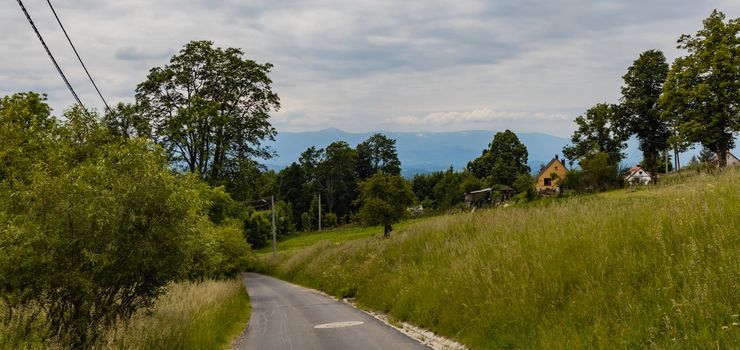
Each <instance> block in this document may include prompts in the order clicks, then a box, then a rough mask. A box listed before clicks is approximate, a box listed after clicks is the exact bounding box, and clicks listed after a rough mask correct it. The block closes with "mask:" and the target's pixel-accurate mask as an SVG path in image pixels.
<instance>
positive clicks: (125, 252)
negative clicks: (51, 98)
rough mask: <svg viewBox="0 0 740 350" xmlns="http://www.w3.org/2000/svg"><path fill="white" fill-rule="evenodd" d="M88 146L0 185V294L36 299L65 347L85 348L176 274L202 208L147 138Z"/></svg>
mask: <svg viewBox="0 0 740 350" xmlns="http://www.w3.org/2000/svg"><path fill="white" fill-rule="evenodd" d="M61 146H62V147H60V149H59V150H60V152H65V151H68V150H69V149H66V148H64V147H63V146H65V145H61ZM97 152H98V153H97V154H95V155H94V156H88V158H87V159H85V160H84V161H82V162H81V163H80V164H78V165H76V166H72V167H67V166H64V165H59V166H57V165H56V164H45V165H40V166H37V167H36V168H35V169H34V170H33V172H32V173H31V174H30V177H29V178H28V179H25V183H22V182H21V181H14V180H20V179H6V180H4V181H3V184H4V185H5V184H8V182H14V184H13V185H12V186H0V197H1V198H13V200H12V201H8V200H4V201H2V203H0V205H1V206H2V207H1V209H2V212H4V213H8V214H7V215H3V216H2V217H0V238H1V239H0V250H1V251H3V254H2V257H0V276H2V277H0V279H2V281H1V282H2V283H0V294H1V295H2V296H3V298H4V299H6V300H7V301H8V303H9V304H10V305H11V307H23V306H24V305H27V304H28V303H31V302H36V303H38V304H40V305H44V306H45V307H46V309H47V310H48V316H49V320H50V322H51V326H52V327H51V328H52V329H54V330H56V331H57V335H58V336H59V337H60V338H61V341H62V342H63V343H64V344H67V345H69V346H71V347H86V346H88V345H89V344H91V343H92V342H94V341H95V340H96V339H97V337H98V336H99V334H100V331H101V329H102V328H104V327H106V326H108V325H110V324H111V323H112V322H113V321H114V320H116V319H117V318H119V317H128V316H130V315H131V314H132V313H133V312H134V311H135V310H137V309H139V308H141V307H146V306H149V305H150V304H151V302H152V301H153V300H154V298H155V297H156V296H158V295H159V294H160V293H161V292H162V290H163V288H164V286H165V285H167V284H168V283H169V282H171V281H173V280H175V279H177V278H178V277H180V275H181V272H182V270H183V268H184V264H185V261H186V251H187V247H186V244H185V242H187V241H188V240H189V239H190V237H191V236H192V235H194V233H195V232H194V230H193V226H194V224H195V222H196V220H197V213H198V212H199V211H200V210H201V207H202V205H203V203H202V202H201V201H200V200H199V198H198V194H197V192H196V191H194V190H192V188H189V187H188V186H187V183H183V182H179V181H177V180H176V179H175V177H174V175H173V174H172V172H171V171H170V170H169V169H168V168H167V159H166V157H165V156H164V155H163V154H162V153H160V152H155V151H152V147H151V145H150V144H149V143H148V142H146V141H143V140H135V141H130V142H122V143H118V142H116V143H111V144H108V145H103V146H101V147H100V148H99V150H98V151H97ZM39 252H44V253H43V254H40V253H39Z"/></svg>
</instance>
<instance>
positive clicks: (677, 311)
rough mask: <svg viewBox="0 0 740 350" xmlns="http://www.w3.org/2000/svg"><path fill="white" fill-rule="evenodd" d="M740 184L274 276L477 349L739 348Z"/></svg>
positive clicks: (718, 181) (514, 222)
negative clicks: (349, 299)
mask: <svg viewBox="0 0 740 350" xmlns="http://www.w3.org/2000/svg"><path fill="white" fill-rule="evenodd" d="M738 181H740V172H738V171H728V172H726V173H725V174H722V175H719V176H695V177H692V178H691V179H689V180H685V181H682V182H680V183H678V184H675V185H670V186H663V187H657V188H651V189H648V190H643V191H637V192H627V191H624V190H618V191H614V192H610V193H604V194H600V195H593V196H584V197H576V198H572V199H568V200H563V201H553V202H547V201H541V202H535V203H533V205H528V206H525V207H519V208H516V207H513V208H500V209H495V210H491V211H484V212H478V213H467V214H460V215H453V216H441V217H436V218H431V219H426V220H422V221H419V222H416V223H413V224H412V225H407V226H404V227H401V228H399V230H397V231H396V232H394V234H393V235H392V237H391V238H390V239H387V240H382V239H378V238H375V237H373V238H364V239H357V240H352V241H347V242H341V243H329V242H328V241H324V242H321V243H318V244H314V245H312V246H310V247H308V248H305V249H302V250H293V252H292V253H290V254H287V255H283V256H279V257H278V258H277V259H275V260H271V261H269V265H268V270H269V271H270V272H271V273H273V274H275V275H277V276H279V277H281V278H284V279H287V280H290V281H294V282H297V283H300V284H303V285H306V286H310V287H313V288H318V289H321V290H324V291H326V292H328V293H331V294H334V295H338V296H354V297H356V301H357V302H358V304H359V305H361V306H362V307H366V308H370V309H374V310H380V311H383V312H387V313H389V314H391V315H392V316H393V317H394V318H396V319H398V320H403V321H409V322H411V323H414V324H417V325H419V326H422V327H425V328H429V329H432V330H434V331H436V332H438V333H440V334H442V335H445V336H449V337H452V338H454V339H456V340H459V341H461V342H462V343H464V344H466V345H468V346H469V347H471V348H473V349H498V348H541V349H584V348H601V349H607V348H608V349H614V348H622V349H632V348H647V347H657V348H728V347H732V346H733V345H732V344H735V345H736V344H738V343H740V326H739V325H740V319H739V316H738V314H740V253H739V252H740V229H739V228H740V215H738V210H740V193H738V191H737V183H738ZM337 234H338V233H337ZM302 239H304V240H305V237H304V238H302Z"/></svg>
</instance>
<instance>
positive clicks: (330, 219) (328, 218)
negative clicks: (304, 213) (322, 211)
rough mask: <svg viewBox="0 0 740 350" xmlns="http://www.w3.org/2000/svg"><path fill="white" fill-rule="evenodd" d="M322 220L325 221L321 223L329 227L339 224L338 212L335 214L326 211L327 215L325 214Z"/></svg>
mask: <svg viewBox="0 0 740 350" xmlns="http://www.w3.org/2000/svg"><path fill="white" fill-rule="evenodd" d="M322 221H323V222H322V223H321V225H322V226H323V227H326V228H329V227H334V226H337V221H338V220H337V214H334V213H326V215H324V219H323V220H322Z"/></svg>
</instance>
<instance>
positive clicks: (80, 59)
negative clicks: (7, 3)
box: [19, 0, 113, 113]
mask: <svg viewBox="0 0 740 350" xmlns="http://www.w3.org/2000/svg"><path fill="white" fill-rule="evenodd" d="M19 2H20V1H19ZM46 3H47V4H49V8H51V12H52V13H54V18H56V19H57V23H59V27H61V28H62V32H64V36H65V37H67V41H68V42H69V46H72V51H74V52H75V56H77V60H78V61H80V64H81V65H82V69H84V70H85V74H87V77H88V78H89V79H90V82H91V83H92V85H93V87H94V88H95V91H97V92H98V96H100V99H101V100H103V104H104V105H105V108H106V109H108V112H109V113H113V111H112V110H111V109H110V106H108V102H107V101H106V100H105V98H104V97H103V94H102V93H100V89H98V85H97V84H95V81H94V80H93V78H92V76H91V75H90V72H89V71H88V70H87V66H85V63H84V62H82V58H81V57H80V54H79V53H77V48H76V47H75V45H74V44H72V39H70V38H69V35H68V34H67V30H66V29H64V25H62V21H61V20H59V16H57V11H56V10H54V6H52V5H51V0H46Z"/></svg>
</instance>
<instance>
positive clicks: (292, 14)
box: [0, 0, 740, 135]
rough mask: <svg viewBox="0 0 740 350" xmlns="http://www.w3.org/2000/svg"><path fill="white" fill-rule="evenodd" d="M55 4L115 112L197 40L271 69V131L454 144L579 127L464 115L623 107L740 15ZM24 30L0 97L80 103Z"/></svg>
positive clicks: (9, 22) (613, 9)
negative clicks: (468, 134) (24, 94)
mask: <svg viewBox="0 0 740 350" xmlns="http://www.w3.org/2000/svg"><path fill="white" fill-rule="evenodd" d="M43 5H44V2H38V3H35V2H31V3H29V4H28V6H29V9H30V10H31V11H32V15H33V16H34V18H35V19H37V21H38V22H39V26H40V28H41V30H42V32H43V33H44V35H45V37H48V40H49V42H50V46H51V48H52V51H53V52H54V53H55V55H56V56H58V59H59V60H60V63H61V64H62V65H63V67H64V68H65V72H67V73H68V75H69V76H70V77H71V79H72V80H73V84H74V85H75V88H76V89H78V90H79V91H78V92H79V93H80V94H81V96H82V98H83V100H84V101H86V103H88V104H91V105H96V104H97V105H100V103H99V102H98V101H97V99H96V97H95V95H94V91H93V90H92V89H91V87H90V86H88V85H89V83H87V82H86V81H85V80H84V79H83V78H82V77H84V76H83V75H82V74H83V73H82V72H81V71H80V69H79V68H78V67H76V62H75V59H74V56H73V55H72V53H71V52H70V50H69V48H68V47H67V46H65V45H66V44H65V42H64V38H63V36H61V35H60V33H59V31H58V28H56V26H55V23H54V22H53V17H50V13H49V11H48V8H45V6H43ZM55 6H57V10H58V11H59V12H60V15H61V16H62V20H63V21H64V22H65V24H66V25H67V27H68V28H67V29H68V31H70V34H71V35H72V38H73V40H75V42H76V44H77V46H78V49H79V50H80V51H81V53H82V54H83V58H84V59H85V60H86V62H87V64H88V67H89V68H90V69H91V71H92V73H93V76H94V77H95V78H96V80H97V81H98V83H99V85H100V86H101V89H102V90H103V92H104V93H105V94H106V95H108V96H107V97H108V99H109V100H114V99H115V100H130V99H131V98H132V97H131V95H132V94H133V90H134V88H135V86H136V84H137V83H139V82H141V81H142V80H143V79H144V78H145V77H146V73H147V71H148V70H149V69H150V68H151V67H155V66H162V65H164V64H166V63H167V61H168V60H169V57H170V56H171V55H172V54H173V53H175V52H177V50H179V49H180V48H181V47H182V45H183V44H185V43H186V42H187V41H189V40H199V39H209V40H213V41H214V42H215V43H216V44H217V45H219V46H222V47H223V46H234V47H240V48H242V49H243V50H244V51H245V52H246V53H247V57H249V58H251V59H255V60H257V61H259V62H271V63H274V64H275V68H274V72H273V81H274V82H275V90H276V91H277V93H278V94H279V95H280V96H281V98H282V101H283V108H282V109H281V111H280V112H278V113H276V114H275V117H274V119H273V122H274V123H275V125H276V127H277V128H278V131H282V130H293V131H295V130H305V129H318V128H323V127H329V126H334V127H339V128H343V129H347V130H350V131H367V130H377V129H382V128H386V129H394V128H396V129H401V128H407V130H412V129H414V128H418V129H427V130H433V129H435V128H440V126H438V125H435V123H427V125H422V124H421V123H419V124H418V125H414V124H413V123H411V124H406V125H399V124H398V123H396V124H394V123H392V120H393V118H397V117H399V116H415V117H416V118H422V117H423V116H428V115H433V116H435V118H438V119H434V118H432V119H431V120H445V121H448V120H449V122H448V123H447V124H445V125H444V126H442V128H444V129H445V130H449V129H451V128H452V129H465V128H471V127H474V128H493V127H497V126H501V125H506V127H511V128H514V129H515V130H517V129H518V130H522V131H527V130H533V129H538V130H537V131H547V130H550V131H552V133H559V134H561V135H564V134H568V133H569V132H570V131H569V130H572V125H571V123H568V122H563V120H560V119H558V118H549V119H548V118H543V119H542V120H539V121H538V122H537V123H532V122H531V120H529V121H527V120H521V118H515V117H514V116H510V117H509V118H493V117H491V118H485V117H475V118H473V117H465V114H464V113H462V112H460V111H463V112H464V111H476V110H483V109H485V108H488V109H490V110H491V111H518V112H521V113H523V114H525V115H535V114H537V113H541V114H542V115H545V116H562V115H567V116H571V117H574V116H576V115H577V114H579V113H581V112H582V111H584V110H585V109H586V108H588V107H589V106H590V105H591V104H593V103H596V102H600V101H615V100H616V99H617V98H618V93H619V86H620V84H621V78H620V77H621V75H622V74H623V72H624V71H625V70H626V68H627V66H628V65H629V64H630V63H631V61H632V60H633V59H634V58H636V57H637V55H638V54H639V52H640V51H642V50H647V49H651V48H658V49H662V50H665V51H666V55H667V56H668V57H669V59H672V58H673V57H676V56H677V55H679V54H681V52H679V51H677V50H675V40H676V39H677V37H678V35H680V34H682V33H693V32H695V31H696V30H697V29H698V28H699V27H700V26H701V20H702V19H703V18H704V17H706V16H707V15H708V14H709V13H710V12H711V10H712V9H713V8H719V9H721V10H723V11H725V13H726V14H727V15H728V17H733V18H734V17H738V15H739V14H740V3H738V2H737V1H734V0H708V1H693V0H675V1H674V0H655V1H644V0H640V1H638V0H625V1H587V0H561V1H544V0H522V1H483V0H480V1H479V0H457V1H454V2H453V1H447V0H424V1H420V0H419V1H417V0H409V1H397V0H376V1H340V0H309V1H301V0H284V1H270V0H247V1H244V0H222V1H212V0H186V1H176V0H163V1H149V0H128V1H117V2H101V1H93V0H80V1H68V2H58V3H55ZM24 21H25V19H24V18H23V17H22V15H21V14H20V11H19V9H18V8H17V5H16V4H14V3H12V2H2V3H0V31H1V32H3V33H14V34H17V35H5V36H2V37H0V47H2V49H3V55H0V77H2V81H1V82H0V83H1V85H0V93H3V94H5V93H11V92H12V91H16V90H27V89H31V88H33V89H38V90H39V91H42V92H43V91H46V92H49V93H50V95H49V98H50V101H51V102H52V104H53V105H54V107H55V109H56V110H63V109H64V108H65V107H66V106H68V105H69V104H71V99H70V97H69V96H68V94H67V93H66V92H65V91H64V85H63V83H61V81H60V80H59V79H58V77H57V76H56V75H55V74H56V73H55V72H54V70H53V68H52V67H51V66H50V63H49V62H48V58H46V57H45V55H44V53H43V51H42V50H41V48H40V45H39V44H38V43H37V42H36V41H35V40H36V39H35V37H34V36H33V33H32V32H31V31H30V28H29V27H28V24H27V23H25V22H24ZM109 102H110V101H109ZM434 113H437V114H434ZM455 113H457V114H455ZM460 113H462V114H460ZM460 115H461V116H462V117H459V116H460ZM475 115H476V116H478V115H479V114H475ZM492 115H495V113H493V114H492ZM442 117H444V118H442ZM440 118H441V119H440ZM524 119H526V118H524ZM566 119H567V118H566ZM405 120H406V121H413V120H414V119H413V118H406V119H405ZM384 123H385V124H384ZM437 124H439V123H437ZM412 131H416V130H412Z"/></svg>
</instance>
